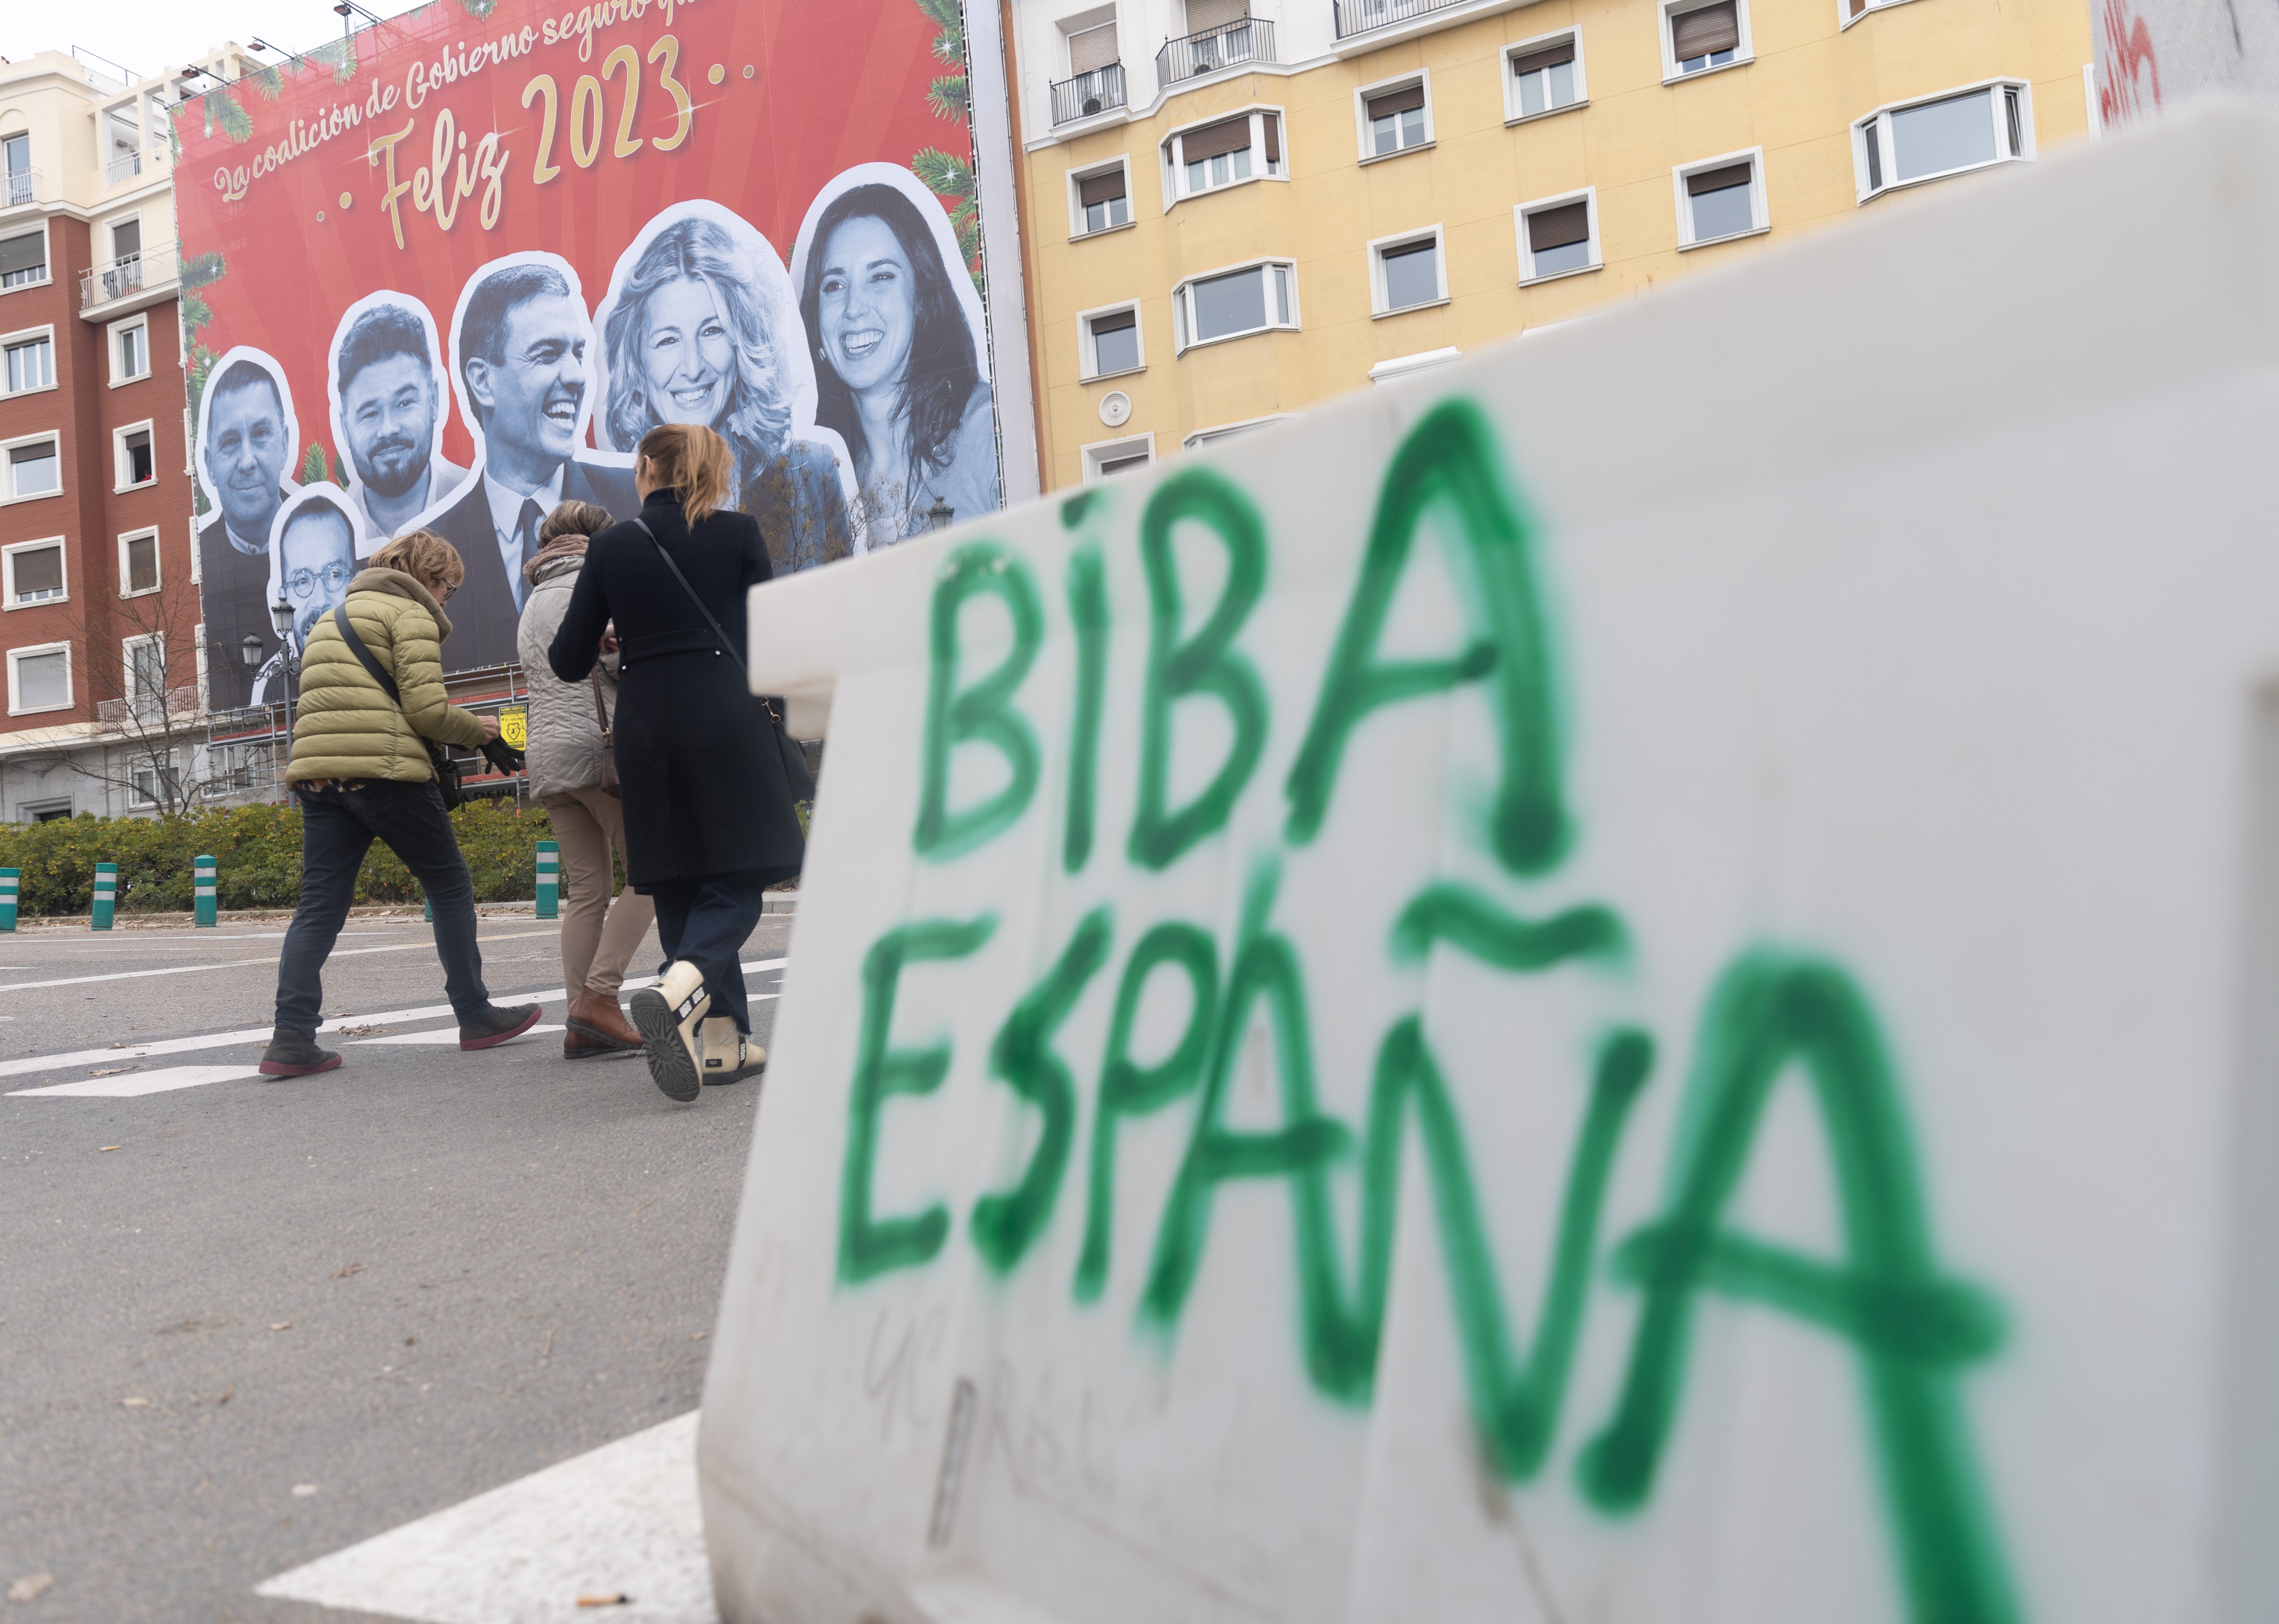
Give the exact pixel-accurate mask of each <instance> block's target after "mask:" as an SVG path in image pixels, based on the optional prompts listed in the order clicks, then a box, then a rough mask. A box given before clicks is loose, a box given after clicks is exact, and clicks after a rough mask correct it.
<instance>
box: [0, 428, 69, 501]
mask: <svg viewBox="0 0 2279 1624" xmlns="http://www.w3.org/2000/svg"><path fill="white" fill-rule="evenodd" d="M63 488H64V482H63V463H62V459H61V458H59V457H58V456H57V455H56V437H55V436H54V435H52V434H48V435H43V436H42V437H41V438H40V439H38V440H19V441H18V442H17V443H16V444H14V445H12V446H10V447H9V448H8V465H7V466H6V467H5V468H4V469H0V502H20V501H22V500H24V499H25V498H26V497H29V496H52V495H54V494H56V493H57V492H58V491H60V490H62V489H63Z"/></svg>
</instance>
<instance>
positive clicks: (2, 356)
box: [0, 333, 56, 395]
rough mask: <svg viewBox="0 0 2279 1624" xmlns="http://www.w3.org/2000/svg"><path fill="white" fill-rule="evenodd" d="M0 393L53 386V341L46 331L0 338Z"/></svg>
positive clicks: (14, 393) (54, 360) (10, 393)
mask: <svg viewBox="0 0 2279 1624" xmlns="http://www.w3.org/2000/svg"><path fill="white" fill-rule="evenodd" d="M0 363H4V365H0V394H7V395H21V394H23V393H24V392H25V391H26V390H27V389H52V388H54V387H56V342H55V339H54V336H53V335H52V333H39V334H38V335H36V336H35V335H32V334H29V333H21V334H18V335H17V336H15V337H13V338H11V339H8V340H6V341H0Z"/></svg>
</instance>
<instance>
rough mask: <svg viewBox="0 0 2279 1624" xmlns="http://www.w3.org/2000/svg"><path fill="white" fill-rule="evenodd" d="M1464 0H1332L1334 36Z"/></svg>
mask: <svg viewBox="0 0 2279 1624" xmlns="http://www.w3.org/2000/svg"><path fill="white" fill-rule="evenodd" d="M1467 3H1468V0H1333V4H1334V7H1335V10H1336V15H1337V25H1338V37H1339V39H1341V40H1342V39H1349V38H1351V37H1352V36H1353V35H1354V34H1367V33H1368V32H1369V31H1370V29H1372V28H1389V27H1392V26H1393V24H1395V23H1404V22H1407V21H1408V20H1409V19H1412V18H1416V17H1430V16H1431V14H1432V13H1433V12H1435V11H1446V10H1447V9H1448V8H1449V7H1450V6H1452V5H1463V4H1467Z"/></svg>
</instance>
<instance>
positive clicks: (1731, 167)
mask: <svg viewBox="0 0 2279 1624" xmlns="http://www.w3.org/2000/svg"><path fill="white" fill-rule="evenodd" d="M1748 183H1749V166H1748V165H1746V164H1728V165H1725V167H1724V168H1723V169H1705V170H1703V171H1702V172H1700V174H1694V175H1688V176H1686V177H1685V195H1687V196H1688V197H1699V196H1700V195H1701V194H1702V193H1704V192H1722V191H1723V190H1724V189H1725V188H1727V187H1729V186H1746V185H1748Z"/></svg>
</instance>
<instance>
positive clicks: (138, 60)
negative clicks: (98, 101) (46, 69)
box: [0, 0, 415, 75]
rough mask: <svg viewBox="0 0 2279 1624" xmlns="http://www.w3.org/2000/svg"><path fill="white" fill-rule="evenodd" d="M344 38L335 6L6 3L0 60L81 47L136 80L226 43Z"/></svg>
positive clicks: (390, 4)
mask: <svg viewBox="0 0 2279 1624" xmlns="http://www.w3.org/2000/svg"><path fill="white" fill-rule="evenodd" d="M358 4H361V5H362V6H363V7H364V10H365V11H371V12H372V13H373V14H374V15H376V16H380V17H395V16H398V15H400V14H401V13H403V12H405V11H411V9H412V6H413V4H415V0H358ZM357 20H358V22H359V23H361V22H362V20H363V19H357ZM340 32H341V19H340V18H339V17H338V16H337V15H336V14H334V11H333V7H332V0H90V3H89V4H66V3H64V0H0V57H8V58H10V59H11V60H12V61H17V62H21V61H22V60H23V59H24V58H25V57H28V56H30V55H32V54H33V53H34V52H35V51H42V50H69V49H70V48H71V47H73V46H74V45H77V46H79V47H80V48H81V50H88V51H92V52H94V53H95V54H96V55H97V56H100V57H108V58H110V59H111V61H113V62H115V63H117V64H119V65H120V66H121V67H125V68H128V69H131V70H133V72H134V73H136V74H137V75H149V74H152V73H157V72H158V71H159V70H160V69H161V68H167V67H173V66H176V65H180V64H181V63H183V62H187V61H188V60H189V59H190V58H191V57H195V56H196V55H197V54H198V53H199V52H200V51H202V50H207V49H208V48H209V47H211V46H215V45H219V44H220V43H221V42H223V41H225V40H235V41H236V42H238V43H239V44H241V45H243V44H248V43H249V42H252V41H253V40H256V39H261V40H266V41H267V42H269V43H270V44H272V45H274V46H277V47H279V48H280V50H288V51H299V50H309V49H310V48H311V47H312V46H317V45H321V44H323V43H324V42H326V40H330V39H337V38H339V37H340ZM268 60H270V61H272V62H274V61H278V60H280V58H279V57H275V56H272V57H269V58H268Z"/></svg>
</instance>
